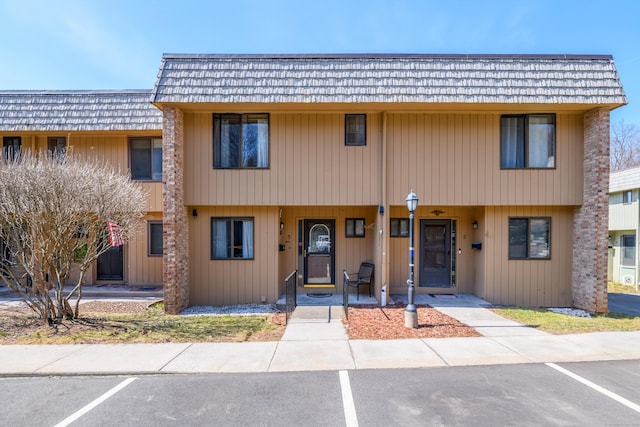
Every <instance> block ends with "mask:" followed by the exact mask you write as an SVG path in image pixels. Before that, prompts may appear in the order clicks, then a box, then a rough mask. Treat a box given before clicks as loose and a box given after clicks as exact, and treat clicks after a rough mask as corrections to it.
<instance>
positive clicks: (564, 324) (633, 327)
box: [493, 307, 640, 335]
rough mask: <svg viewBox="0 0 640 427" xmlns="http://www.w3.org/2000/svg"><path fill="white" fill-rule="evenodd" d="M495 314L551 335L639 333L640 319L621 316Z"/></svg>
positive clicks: (537, 312) (525, 310)
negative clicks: (608, 332) (613, 332)
mask: <svg viewBox="0 0 640 427" xmlns="http://www.w3.org/2000/svg"><path fill="white" fill-rule="evenodd" d="M493 310H494V311H495V312H496V313H498V314H499V315H501V316H504V317H506V318H509V319H512V320H515V321H516V322H519V323H522V324H523V325H527V326H531V327H534V328H538V329H540V330H543V331H546V332H549V333H552V334H558V335H562V334H577V333H585V332H605V331H616V332H629V331H640V317H629V316H625V315H621V314H614V313H611V314H599V315H592V317H591V318H583V317H574V316H568V315H566V314H558V313H554V312H551V311H549V310H545V309H534V308H516V307H509V308H495V309H493Z"/></svg>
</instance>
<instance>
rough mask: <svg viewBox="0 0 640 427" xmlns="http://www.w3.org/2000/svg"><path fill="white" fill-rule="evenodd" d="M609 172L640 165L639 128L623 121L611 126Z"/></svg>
mask: <svg viewBox="0 0 640 427" xmlns="http://www.w3.org/2000/svg"><path fill="white" fill-rule="evenodd" d="M610 156H611V171H619V170H622V169H628V168H631V167H634V166H639V165H640V128H639V127H638V126H637V125H635V124H632V123H630V124H627V123H625V122H624V120H623V119H620V120H619V121H617V122H615V123H613V124H612V126H611V150H610Z"/></svg>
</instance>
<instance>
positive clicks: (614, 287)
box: [607, 282, 640, 294]
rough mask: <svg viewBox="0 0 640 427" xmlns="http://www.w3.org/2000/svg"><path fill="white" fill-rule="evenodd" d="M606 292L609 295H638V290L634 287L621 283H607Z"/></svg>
mask: <svg viewBox="0 0 640 427" xmlns="http://www.w3.org/2000/svg"><path fill="white" fill-rule="evenodd" d="M607 292H609V293H610V294H638V293H640V292H638V290H637V289H636V288H635V286H631V285H623V284H622V283H616V282H609V283H607Z"/></svg>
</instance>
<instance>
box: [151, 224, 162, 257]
mask: <svg viewBox="0 0 640 427" xmlns="http://www.w3.org/2000/svg"><path fill="white" fill-rule="evenodd" d="M148 234H149V245H148V246H149V251H148V255H149V256H162V221H149V233H148Z"/></svg>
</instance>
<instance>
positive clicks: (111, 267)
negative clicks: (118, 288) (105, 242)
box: [96, 246, 124, 280]
mask: <svg viewBox="0 0 640 427" xmlns="http://www.w3.org/2000/svg"><path fill="white" fill-rule="evenodd" d="M97 264H98V267H97V270H98V271H97V273H96V278H97V279H98V280H123V279H124V274H123V273H124V268H123V259H122V246H116V247H112V248H110V249H109V250H108V251H107V252H105V253H103V254H102V255H100V256H99V257H98V262H97Z"/></svg>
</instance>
